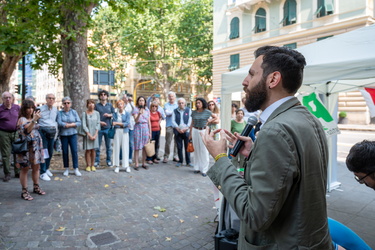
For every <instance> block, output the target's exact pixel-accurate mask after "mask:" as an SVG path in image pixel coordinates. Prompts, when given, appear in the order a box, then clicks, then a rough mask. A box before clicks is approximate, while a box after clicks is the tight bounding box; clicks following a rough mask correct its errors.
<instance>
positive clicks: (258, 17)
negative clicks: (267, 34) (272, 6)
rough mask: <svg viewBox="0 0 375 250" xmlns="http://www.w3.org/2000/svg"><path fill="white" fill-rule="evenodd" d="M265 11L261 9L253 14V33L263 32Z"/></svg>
mask: <svg viewBox="0 0 375 250" xmlns="http://www.w3.org/2000/svg"><path fill="white" fill-rule="evenodd" d="M266 20H267V19H266V11H265V9H263V8H259V9H258V10H257V12H256V14H255V33H258V32H262V31H265V30H266V28H267V25H266Z"/></svg>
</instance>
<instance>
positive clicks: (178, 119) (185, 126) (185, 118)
mask: <svg viewBox="0 0 375 250" xmlns="http://www.w3.org/2000/svg"><path fill="white" fill-rule="evenodd" d="M177 104H178V108H176V109H175V110H174V111H173V114H172V126H173V132H174V138H175V140H176V144H177V151H178V159H179V161H178V163H177V164H176V167H180V166H181V165H182V163H183V160H184V157H183V154H182V152H183V150H182V149H183V148H184V147H185V150H184V152H185V161H186V166H189V165H190V164H191V163H190V153H189V152H188V151H187V150H186V149H187V146H188V142H189V128H190V124H191V109H190V108H189V107H186V101H185V99H184V98H179V99H178V100H177Z"/></svg>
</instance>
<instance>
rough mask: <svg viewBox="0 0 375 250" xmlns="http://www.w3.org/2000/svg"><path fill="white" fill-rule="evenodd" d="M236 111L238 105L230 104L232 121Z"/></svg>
mask: <svg viewBox="0 0 375 250" xmlns="http://www.w3.org/2000/svg"><path fill="white" fill-rule="evenodd" d="M237 109H238V105H237V104H235V103H232V116H231V118H232V120H234V119H236V110H237Z"/></svg>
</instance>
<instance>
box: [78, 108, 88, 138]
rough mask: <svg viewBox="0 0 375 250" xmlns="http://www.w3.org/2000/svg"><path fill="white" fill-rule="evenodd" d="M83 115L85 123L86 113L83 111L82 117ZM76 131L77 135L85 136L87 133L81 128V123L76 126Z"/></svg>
mask: <svg viewBox="0 0 375 250" xmlns="http://www.w3.org/2000/svg"><path fill="white" fill-rule="evenodd" d="M83 116H85V117H86V123H87V115H86V113H83V114H82V118H83ZM77 133H78V135H80V136H86V135H87V134H86V132H85V130H84V129H83V126H82V125H81V126H78V128H77Z"/></svg>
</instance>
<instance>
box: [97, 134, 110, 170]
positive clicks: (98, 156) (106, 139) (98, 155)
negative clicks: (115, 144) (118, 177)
mask: <svg viewBox="0 0 375 250" xmlns="http://www.w3.org/2000/svg"><path fill="white" fill-rule="evenodd" d="M108 130H109V128H106V129H102V130H99V133H98V137H99V147H98V148H97V149H95V151H96V155H95V162H98V163H99V162H100V147H101V145H102V137H103V136H104V142H105V149H106V154H107V164H108V162H111V157H112V145H111V139H110V138H108Z"/></svg>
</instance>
